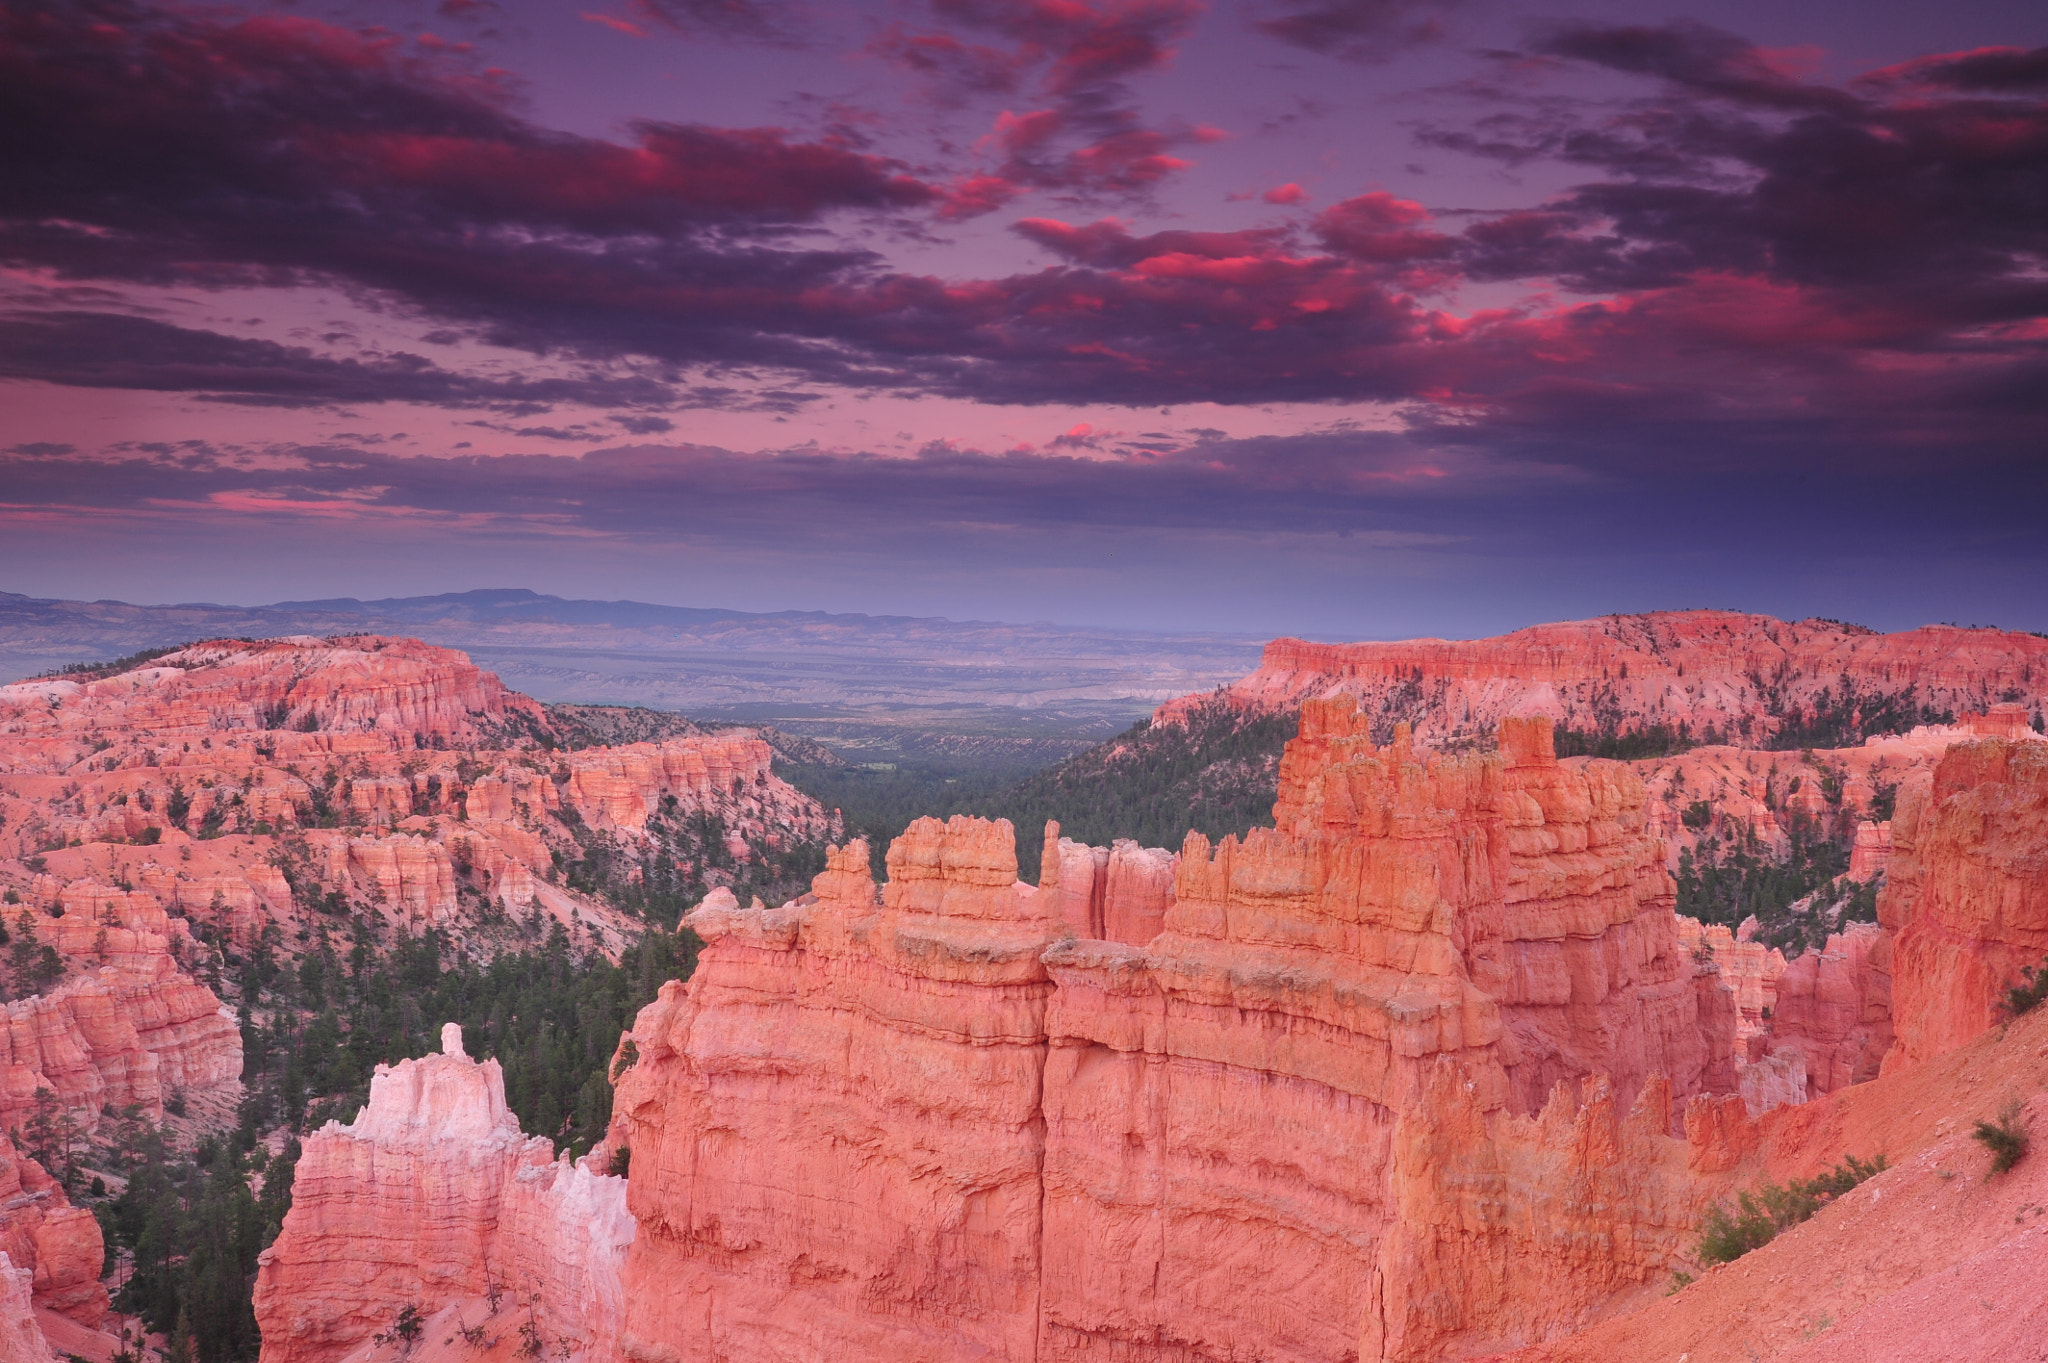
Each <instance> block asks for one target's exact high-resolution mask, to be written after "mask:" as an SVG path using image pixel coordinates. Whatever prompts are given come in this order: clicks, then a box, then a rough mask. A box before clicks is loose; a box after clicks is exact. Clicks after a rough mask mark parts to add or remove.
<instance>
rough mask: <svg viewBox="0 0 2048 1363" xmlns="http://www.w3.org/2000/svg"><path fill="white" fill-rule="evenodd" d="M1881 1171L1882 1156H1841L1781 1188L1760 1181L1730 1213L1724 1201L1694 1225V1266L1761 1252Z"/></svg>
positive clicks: (1739, 1197)
mask: <svg viewBox="0 0 2048 1363" xmlns="http://www.w3.org/2000/svg"><path fill="white" fill-rule="evenodd" d="M1886 1167H1887V1161H1886V1160H1885V1157H1884V1156H1883V1155H1879V1156H1878V1157H1877V1158H1876V1159H1874V1160H1869V1161H1865V1160H1860V1159H1858V1158H1856V1156H1854V1155H1845V1156H1843V1158H1842V1162H1841V1163H1840V1164H1837V1165H1836V1166H1835V1167H1834V1168H1832V1169H1830V1170H1829V1171H1828V1172H1827V1173H1825V1174H1821V1175H1819V1176H1818V1177H1816V1178H1809V1179H1794V1180H1793V1181H1792V1182H1791V1183H1789V1184H1782V1185H1781V1184H1778V1183H1775V1182H1773V1181H1771V1180H1769V1179H1766V1180H1765V1181H1764V1182H1763V1183H1762V1184H1761V1185H1760V1186H1759V1187H1757V1188H1756V1189H1754V1190H1744V1191H1743V1192H1740V1193H1737V1194H1736V1197H1735V1207H1734V1209H1733V1210H1730V1209H1729V1207H1728V1205H1727V1204H1726V1203H1725V1202H1717V1203H1715V1204H1714V1206H1713V1207H1712V1208H1711V1209H1710V1210H1709V1211H1708V1212H1707V1216H1706V1220H1705V1221H1704V1222H1702V1223H1701V1226H1700V1246H1699V1257H1700V1262H1701V1263H1703V1264H1727V1263H1733V1262H1734V1261H1735V1260H1737V1259H1739V1258H1741V1257H1742V1256H1743V1255H1745V1254H1747V1253H1749V1252H1750V1251H1751V1250H1753V1249H1761V1248H1763V1247H1764V1246H1765V1245H1768V1244H1769V1243H1770V1242H1771V1241H1772V1240H1774V1239H1776V1238H1777V1237H1778V1233H1779V1232H1780V1231H1786V1230H1790V1229H1791V1228H1792V1227H1794V1226H1796V1225H1799V1224H1800V1223H1801V1222H1803V1221H1808V1220H1811V1219H1812V1217H1813V1215H1814V1213H1816V1212H1818V1211H1819V1210H1820V1209H1821V1208H1822V1207H1825V1206H1826V1205H1827V1204H1828V1203H1830V1202H1832V1201H1834V1200H1835V1199H1836V1198H1838V1197H1840V1196H1841V1195H1842V1194H1844V1193H1846V1192H1848V1191H1849V1190H1850V1189H1851V1188H1854V1187H1856V1185H1858V1184H1859V1183H1862V1182H1863V1181H1865V1180H1866V1179H1869V1178H1872V1177H1874V1176H1875V1175H1877V1174H1881V1173H1883V1172H1884V1171H1885V1169H1886Z"/></svg>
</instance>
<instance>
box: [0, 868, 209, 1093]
mask: <svg viewBox="0 0 2048 1363" xmlns="http://www.w3.org/2000/svg"><path fill="white" fill-rule="evenodd" d="M62 902H63V904H64V905H68V906H69V907H68V908H66V910H65V913H64V916H63V917H62V918H51V917H48V916H47V915H45V914H43V913H40V912H38V913H34V914H30V915H25V916H22V917H17V919H16V920H15V922H16V930H17V931H19V929H20V924H21V923H22V922H23V921H26V922H27V923H28V924H29V926H30V929H31V931H33V933H34V934H35V938H36V940H37V941H39V942H42V943H44V944H47V945H50V946H52V947H54V948H55V949H56V950H57V951H58V952H60V953H61V955H62V957H63V958H64V959H65V961H66V964H67V966H70V967H72V970H71V971H70V972H69V978H67V979H65V980H64V981H63V982H62V983H61V984H58V985H57V986H56V987H55V988H54V989H52V990H51V991H50V992H48V993H43V994H33V995H30V996H29V997H27V998H22V999H17V1000H15V1001H13V1002H11V1003H6V1004H0V1131H4V1130H12V1129H14V1128H15V1127H17V1126H19V1125H20V1124H21V1123H22V1122H24V1121H26V1120H27V1119H28V1117H29V1115H30V1113H31V1112H32V1111H33V1110H34V1108H35V1104H36V1094H37V1092H38V1090H41V1089H48V1090H50V1091H51V1092H52V1093H54V1094H55V1095H56V1097H57V1100H58V1102H59V1103H60V1104H62V1105H63V1106H64V1107H65V1108H66V1109H68V1110H69V1111H71V1112H72V1113H73V1114H74V1115H75V1116H76V1117H77V1118H78V1120H79V1121H80V1123H81V1125H82V1126H83V1128H84V1129H85V1130H87V1131H88V1132H90V1131H92V1130H95V1129H97V1126H98V1123H99V1119H100V1114H101V1111H102V1109H103V1108H104V1107H106V1106H108V1105H111V1106H113V1107H116V1108H119V1107H125V1106H127V1105H129V1104H131V1103H133V1104H136V1105H138V1106H140V1107H141V1109H142V1112H143V1114H144V1115H145V1116H147V1117H149V1118H150V1119H151V1120H153V1121H161V1120H162V1119H163V1115H164V1100H165V1099H167V1098H169V1097H170V1096H171V1095H172V1094H174V1093H179V1092H183V1093H186V1094H188V1095H192V1096H198V1095H202V1094H206V1093H209V1092H215V1091H224V1090H228V1089H231V1088H233V1086H235V1085H236V1084H237V1083H238V1082H239V1081H240V1079H241V1075H242V1033H241V1029H240V1027H239V1026H238V1025H237V1024H236V1020H235V1015H234V1014H233V1012H231V1011H230V1010H229V1009H228V1008H227V1007H226V1005H224V1004H223V1003H222V1002H221V1001H220V999H219V997H218V996H216V995H215V994H214V992H213V991H212V990H211V989H208V988H207V987H206V986H205V985H203V984H201V983H200V982H199V981H198V980H195V979H193V978H192V976H191V975H189V974H187V973H186V972H185V971H184V970H183V969H182V968H181V967H180V966H179V964H178V961H177V959H176V958H175V957H174V956H173V955H172V954H171V949H172V944H173V943H174V942H176V941H179V940H180V935H179V934H178V933H177V932H175V931H173V930H172V928H171V920H169V919H168V918H167V916H166V915H165V913H164V912H163V910H162V909H161V908H159V907H158V906H157V904H156V902H155V901H154V899H152V898H150V897H149V896H147V895H144V894H140V893H136V894H128V893H124V892H119V891H113V890H109V889H108V888H107V887H104V886H95V885H92V884H90V883H88V884H86V885H83V886H72V887H68V888H67V889H66V890H65V891H64V892H63V900H62ZM178 926H179V927H182V926H183V925H182V924H179V925H178Z"/></svg>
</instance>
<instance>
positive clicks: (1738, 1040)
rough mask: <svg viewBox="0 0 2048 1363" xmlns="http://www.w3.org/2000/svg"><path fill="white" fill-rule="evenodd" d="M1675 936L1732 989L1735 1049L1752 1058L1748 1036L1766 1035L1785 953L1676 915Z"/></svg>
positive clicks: (1743, 1056) (1764, 1036)
mask: <svg viewBox="0 0 2048 1363" xmlns="http://www.w3.org/2000/svg"><path fill="white" fill-rule="evenodd" d="M1677 927H1678V939H1679V941H1680V943H1682V944H1683V945H1684V947H1685V948H1686V950H1687V951H1688V952H1690V953H1691V954H1692V955H1693V957H1694V958H1695V959H1704V960H1711V961H1712V962H1713V964H1714V969H1715V970H1716V971H1717V972H1718V973H1719V975H1720V977H1721V982H1722V983H1723V984H1725V985H1727V986H1728V987H1729V988H1730V989H1732V990H1734V991H1735V1051H1736V1054H1738V1055H1740V1056H1741V1057H1742V1058H1744V1059H1752V1058H1754V1057H1752V1056H1751V1055H1750V1051H1751V1050H1752V1045H1751V1039H1752V1038H1759V1039H1761V1038H1767V1037H1768V1036H1769V1035H1770V1032H1771V1015H1772V1014H1773V1013H1774V1012H1775V1011H1776V1009H1777V1006H1778V987H1779V980H1780V979H1781V978H1782V977H1783V976H1784V974H1785V954H1784V953H1783V952H1781V951H1779V950H1778V949H1777V948H1776V947H1767V946H1765V945H1764V944H1763V943H1762V942H1759V941H1756V940H1754V939H1753V938H1751V937H1750V936H1748V935H1746V934H1745V935H1741V936H1738V935H1737V934H1735V933H1733V932H1730V931H1729V930H1728V929H1727V928H1726V927H1724V926H1722V925H1721V924H1719V923H1713V924H1707V923H1701V922H1700V921H1698V920H1697V919H1693V918H1686V917H1684V916H1680V917H1679V918H1678V920H1677Z"/></svg>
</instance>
